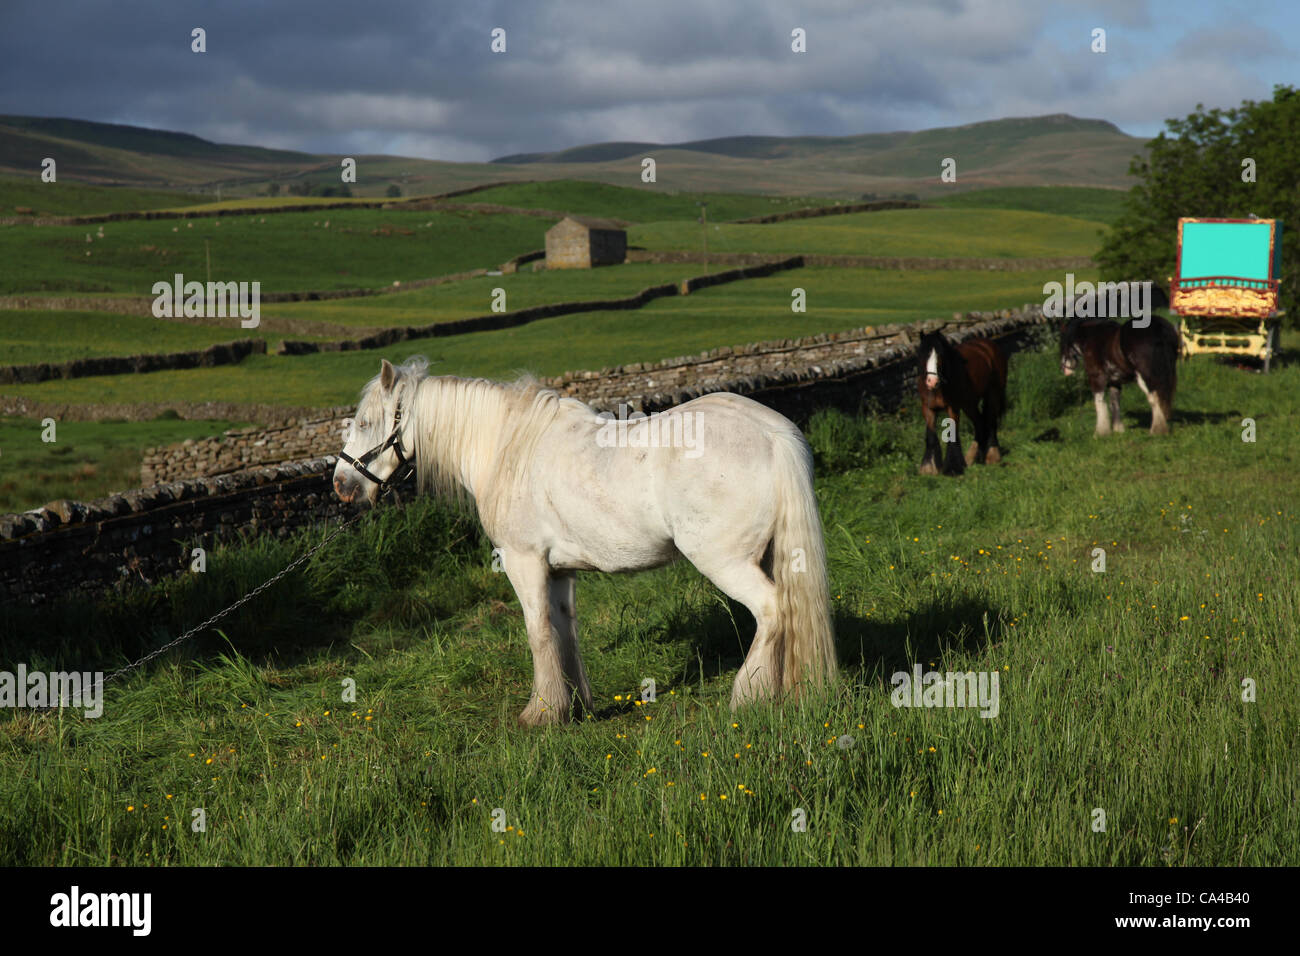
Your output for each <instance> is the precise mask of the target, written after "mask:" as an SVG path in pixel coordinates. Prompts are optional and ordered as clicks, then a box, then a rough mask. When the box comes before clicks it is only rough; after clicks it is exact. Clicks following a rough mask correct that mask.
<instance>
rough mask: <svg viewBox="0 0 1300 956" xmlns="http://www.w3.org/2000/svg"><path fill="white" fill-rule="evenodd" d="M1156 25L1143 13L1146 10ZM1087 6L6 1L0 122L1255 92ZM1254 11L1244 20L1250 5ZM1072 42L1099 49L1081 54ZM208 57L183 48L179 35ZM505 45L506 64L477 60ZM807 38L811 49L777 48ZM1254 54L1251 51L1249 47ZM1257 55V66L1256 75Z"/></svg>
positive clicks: (489, 153)
mask: <svg viewBox="0 0 1300 956" xmlns="http://www.w3.org/2000/svg"><path fill="white" fill-rule="evenodd" d="M1157 8H1158V9H1157ZM1171 9H1172V8H1170V7H1167V6H1166V5H1165V4H1164V3H1162V2H1152V3H1150V4H1148V3H1145V2H1131V0H1102V2H1094V3H1091V4H1088V5H1086V10H1087V13H1086V14H1083V13H1080V11H1079V5H1077V4H1073V5H1072V4H1064V3H1041V2H1036V0H880V2H872V3H867V2H861V0H806V2H803V3H795V4H792V3H787V2H776V0H655V2H644V0H643V2H630V0H617V2H614V0H606V2H584V3H577V2H537V3H531V2H530V3H520V2H503V0H486V2H466V0H452V2H443V0H386V2H385V0H376V2H373V3H356V2H355V0H310V2H308V0H222V2H220V3H214V2H208V0H204V2H195V0H165V2H163V0H143V2H123V3H106V2H103V0H3V2H0V111H3V112H11V113H24V114H32V115H47V116H50V115H54V116H72V117H77V118H83V119H96V120H102V121H107V122H125V123H134V124H138V125H143V126H152V127H159V128H167V129H178V130H185V131H187V132H193V133H195V134H197V135H200V136H204V137H206V138H209V139H214V140H218V141H222V142H249V143H259V144H264V145H274V146H281V147H290V148H301V149H307V150H315V151H331V152H350V153H366V152H390V153H406V154H411V155H420V156H427V157H431V158H440V159H487V158H491V157H493V156H497V155H501V154H504V153H509V152H521V151H534V150H545V149H559V148H564V147H566V146H572V145H577V144H580V143H585V142H593V141H599V140H611V139H635V140H652V141H661V142H662V141H667V142H671V141H681V140H687V139H696V138H702V137H710V136H724V135H735V134H744V133H757V134H853V133H861V132H869V131H880V130H895V129H919V128H924V127H927V126H934V125H942V124H960V123H967V122H975V121H978V120H981V119H989V118H994V117H998V116H1005V115H1031V114H1038V113H1053V112H1071V113H1075V114H1076V115H1082V116H1097V117H1104V118H1107V119H1111V120H1113V121H1115V122H1118V123H1120V124H1121V125H1125V126H1126V127H1127V128H1129V129H1130V131H1134V132H1153V131H1154V129H1155V128H1157V127H1158V126H1159V123H1160V121H1161V120H1162V119H1163V117H1165V116H1169V115H1181V114H1182V113H1186V112H1188V111H1189V110H1190V109H1191V108H1192V107H1193V106H1194V105H1195V103H1196V102H1197V101H1204V102H1207V103H1215V104H1222V105H1236V103H1237V102H1238V101H1239V100H1241V99H1243V98H1252V97H1260V96H1266V95H1267V94H1268V92H1269V89H1270V85H1269V84H1268V83H1264V82H1263V81H1262V80H1261V79H1260V77H1259V76H1257V75H1256V74H1254V73H1252V72H1250V71H1249V70H1248V69H1247V68H1246V66H1245V64H1248V63H1250V62H1251V61H1250V60H1249V59H1248V58H1243V57H1242V56H1241V51H1242V50H1243V49H1249V50H1254V51H1255V52H1256V54H1258V53H1260V52H1261V51H1263V52H1264V53H1267V54H1269V55H1271V56H1275V57H1278V58H1280V59H1284V58H1285V56H1286V55H1287V54H1288V53H1289V50H1288V49H1287V45H1286V43H1284V42H1283V41H1282V40H1280V39H1278V37H1279V36H1281V35H1282V31H1279V30H1277V29H1270V28H1268V27H1267V26H1264V25H1252V24H1248V23H1236V22H1234V19H1235V18H1234V17H1233V15H1232V14H1231V13H1230V12H1227V11H1225V13H1224V14H1223V15H1222V16H1221V17H1220V18H1219V20H1218V21H1210V22H1192V21H1188V22H1187V25H1186V26H1185V27H1183V28H1181V29H1180V28H1179V27H1178V26H1176V24H1177V23H1180V22H1182V20H1186V19H1187V18H1186V17H1184V18H1182V19H1180V20H1173V19H1171V18H1170V16H1169V13H1170V10H1171ZM1256 9H1259V8H1256ZM1093 25H1102V26H1105V27H1106V28H1107V29H1108V32H1109V34H1110V37H1111V40H1110V44H1111V48H1112V52H1111V53H1108V54H1107V56H1106V57H1099V56H1096V55H1093V54H1090V53H1089V52H1088V51H1087V38H1088V31H1089V29H1090V28H1091V26H1093ZM195 26H201V27H203V28H205V29H206V30H207V43H208V52H207V53H206V54H204V55H202V56H200V55H196V54H194V53H192V52H190V30H191V29H192V28H193V27H195ZM497 26H500V27H503V28H505V29H506V31H507V36H508V44H509V48H508V52H507V53H506V54H504V55H494V54H492V53H491V52H490V51H489V49H488V44H489V33H490V31H491V29H492V28H493V27H497ZM794 27H802V28H804V29H805V30H807V36H808V39H807V44H808V52H807V53H806V54H803V55H795V54H793V53H791V51H790V31H791V29H793V28H794ZM1261 40H1264V41H1267V42H1265V43H1263V44H1261V42H1260V41H1261ZM1257 61H1258V60H1257Z"/></svg>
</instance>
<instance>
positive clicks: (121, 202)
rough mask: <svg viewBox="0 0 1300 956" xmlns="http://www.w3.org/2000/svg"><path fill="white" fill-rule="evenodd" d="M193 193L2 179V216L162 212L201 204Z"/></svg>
mask: <svg viewBox="0 0 1300 956" xmlns="http://www.w3.org/2000/svg"><path fill="white" fill-rule="evenodd" d="M202 199H203V197H201V196H198V195H194V194H191V193H184V192H176V191H172V190H161V189H121V188H115V187H112V186H88V185H86V184H84V183H76V182H70V181H64V182H54V183H43V182H41V181H40V179H39V178H38V177H36V176H32V177H28V178H25V179H19V178H17V177H10V176H0V216H12V215H14V207H15V206H25V207H27V208H29V209H31V210H33V214H34V215H37V216H92V215H96V214H98V213H108V212H127V211H134V210H139V209H161V208H164V207H168V206H178V205H182V204H185V203H195V202H201V201H202Z"/></svg>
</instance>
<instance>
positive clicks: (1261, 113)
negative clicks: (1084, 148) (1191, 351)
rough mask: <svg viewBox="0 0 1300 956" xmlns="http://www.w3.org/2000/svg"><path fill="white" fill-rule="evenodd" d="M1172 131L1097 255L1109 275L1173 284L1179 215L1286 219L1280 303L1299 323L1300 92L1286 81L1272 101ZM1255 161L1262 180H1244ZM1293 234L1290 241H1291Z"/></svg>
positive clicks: (1179, 124) (1200, 111) (1213, 114)
mask: <svg viewBox="0 0 1300 956" xmlns="http://www.w3.org/2000/svg"><path fill="white" fill-rule="evenodd" d="M1165 125H1166V126H1167V127H1168V129H1167V131H1165V132H1162V133H1160V135H1158V136H1157V137H1156V138H1155V139H1153V140H1151V141H1149V142H1148V143H1147V144H1146V150H1147V154H1146V156H1145V157H1143V156H1135V157H1134V158H1133V161H1132V162H1131V163H1130V164H1129V175H1131V176H1136V177H1137V178H1138V180H1139V182H1138V184H1137V185H1136V186H1134V187H1133V188H1132V189H1131V190H1130V191H1129V194H1128V196H1127V197H1126V199H1125V208H1124V212H1123V213H1122V214H1121V216H1120V217H1119V219H1118V220H1116V222H1115V225H1114V226H1113V227H1112V229H1111V230H1110V232H1109V233H1107V234H1106V235H1105V237H1104V239H1103V241H1102V246H1101V250H1100V251H1099V252H1098V253H1097V255H1096V256H1095V257H1094V258H1095V259H1096V260H1097V264H1098V265H1099V266H1100V268H1101V275H1102V278H1103V279H1105V280H1110V281H1122V280H1125V279H1130V280H1131V279H1152V280H1154V281H1156V282H1157V283H1158V284H1159V285H1160V286H1161V287H1162V288H1165V289H1166V291H1167V290H1168V277H1169V276H1171V275H1173V274H1174V272H1175V271H1176V266H1177V263H1176V262H1175V259H1176V256H1177V247H1178V220H1179V218H1180V217H1186V216H1205V217H1222V218H1229V219H1244V218H1247V217H1248V216H1250V214H1252V213H1254V214H1255V215H1256V216H1259V217H1260V218H1261V219H1278V220H1280V221H1282V222H1283V224H1284V225H1285V226H1286V227H1287V229H1286V230H1285V231H1284V235H1283V242H1282V272H1281V279H1282V286H1281V305H1282V307H1283V308H1285V309H1286V310H1287V321H1288V324H1293V325H1294V324H1296V323H1297V322H1298V321H1300V314H1298V312H1297V306H1298V305H1300V298H1298V296H1300V289H1298V288H1297V284H1298V283H1300V241H1297V240H1300V162H1298V161H1297V158H1300V92H1298V91H1297V90H1296V89H1295V88H1294V87H1290V86H1285V85H1283V84H1278V85H1277V86H1275V87H1274V88H1273V98H1272V99H1271V100H1261V101H1258V102H1256V101H1253V100H1245V101H1243V102H1242V104H1241V106H1240V108H1238V109H1232V110H1220V109H1212V110H1208V111H1207V110H1206V109H1205V108H1204V106H1202V105H1201V104H1199V103H1198V104H1197V106H1196V111H1195V112H1194V113H1191V114H1189V115H1188V116H1187V118H1186V119H1181V120H1179V119H1171V120H1166V121H1165ZM1247 159H1250V160H1254V164H1255V179H1256V181H1255V182H1245V181H1243V174H1244V168H1243V165H1242V163H1243V161H1244V160H1247ZM1288 236H1289V237H1290V238H1288Z"/></svg>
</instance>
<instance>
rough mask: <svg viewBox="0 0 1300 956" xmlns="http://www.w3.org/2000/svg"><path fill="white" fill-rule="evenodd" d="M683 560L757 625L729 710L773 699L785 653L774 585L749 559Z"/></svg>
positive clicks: (693, 556)
mask: <svg viewBox="0 0 1300 956" xmlns="http://www.w3.org/2000/svg"><path fill="white" fill-rule="evenodd" d="M686 557H687V558H688V559H689V560H690V561H691V563H692V564H694V565H695V566H696V567H697V568H699V570H700V572H701V573H702V574H704V576H705V577H707V578H708V579H709V580H710V581H712V582H713V583H714V584H716V585H717V586H718V587H719V588H721V589H722V591H723V593H725V594H726V595H727V596H728V597H730V598H731V599H732V600H735V601H739V602H740V603H741V604H743V605H745V607H747V608H749V613H750V614H752V615H754V621H755V623H756V624H757V627H756V628H755V631H754V643H753V644H751V645H750V646H749V653H748V654H747V655H746V656H745V662H744V663H743V664H741V665H740V672H739V673H738V674H736V680H735V683H734V684H732V687H731V706H732V709H733V710H734V709H735V708H736V707H739V706H741V705H743V704H746V703H749V702H751V701H755V700H765V699H770V698H772V697H775V696H776V695H777V694H778V693H779V692H780V689H781V668H782V665H783V660H782V655H783V653H784V648H783V647H782V646H781V634H780V633H778V628H777V622H778V620H779V616H778V613H777V606H776V585H775V584H773V583H772V579H771V578H769V577H768V576H767V574H766V573H765V572H764V571H763V569H762V568H761V567H759V566H758V565H757V564H755V563H754V562H753V559H752V558H751V557H737V558H736V560H735V563H729V562H728V561H727V560H726V559H725V558H723V559H721V560H719V559H718V558H717V557H715V559H714V560H713V561H707V560H704V561H703V563H702V561H701V560H700V558H701V557H702V556H698V555H691V554H687V555H686Z"/></svg>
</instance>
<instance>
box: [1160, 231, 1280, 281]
mask: <svg viewBox="0 0 1300 956" xmlns="http://www.w3.org/2000/svg"><path fill="white" fill-rule="evenodd" d="M1281 270H1282V224H1281V223H1280V222H1278V221H1277V220H1275V219H1179V220H1178V277H1179V278H1180V279H1182V280H1184V283H1185V284H1186V285H1190V286H1192V287H1195V286H1198V285H1204V284H1206V283H1200V282H1194V281H1193V282H1187V280H1195V279H1209V278H1217V279H1237V280H1247V281H1238V282H1231V281H1229V282H1217V283H1213V284H1215V285H1233V286H1241V287H1245V288H1267V287H1268V285H1269V282H1268V280H1270V279H1276V278H1277V277H1278V275H1279V274H1280V272H1281ZM1249 280H1254V281H1249Z"/></svg>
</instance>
